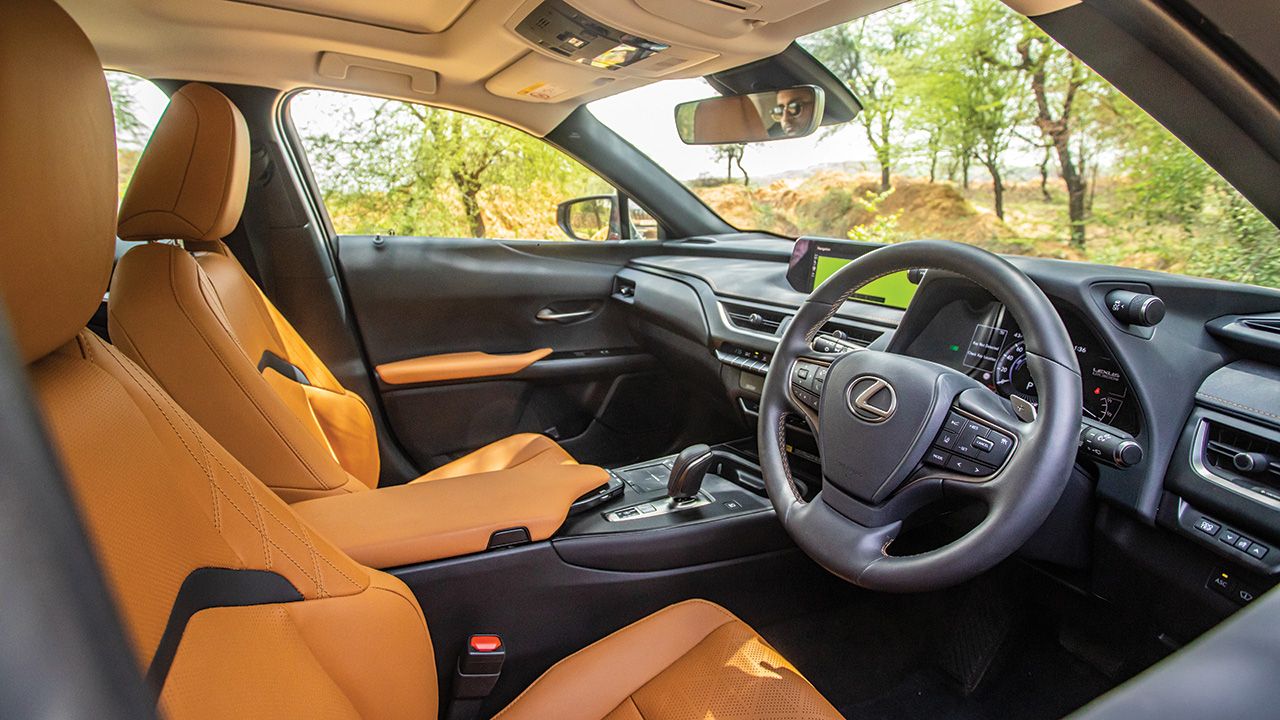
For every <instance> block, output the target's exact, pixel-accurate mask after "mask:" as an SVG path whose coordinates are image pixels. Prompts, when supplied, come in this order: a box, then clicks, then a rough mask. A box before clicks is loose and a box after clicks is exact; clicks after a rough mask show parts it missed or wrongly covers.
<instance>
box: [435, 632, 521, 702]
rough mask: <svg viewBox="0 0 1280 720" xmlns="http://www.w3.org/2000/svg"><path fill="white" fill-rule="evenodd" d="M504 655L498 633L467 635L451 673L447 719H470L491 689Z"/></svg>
mask: <svg viewBox="0 0 1280 720" xmlns="http://www.w3.org/2000/svg"><path fill="white" fill-rule="evenodd" d="M506 659H507V646H506V645H505V644H503V642H502V637H501V636H500V635H493V634H481V635H472V636H470V637H468V638H467V644H466V646H465V647H464V648H463V649H462V654H461V655H459V656H458V667H457V669H456V670H455V671H454V673H453V692H452V695H453V697H452V700H451V701H450V703H449V711H448V713H447V714H446V718H447V720H471V718H475V717H476V716H477V715H478V714H479V712H480V705H481V703H482V702H483V701H484V699H485V698H487V697H489V693H491V692H493V687H494V685H497V683H498V676H499V675H501V674H502V664H503V663H504V662H506Z"/></svg>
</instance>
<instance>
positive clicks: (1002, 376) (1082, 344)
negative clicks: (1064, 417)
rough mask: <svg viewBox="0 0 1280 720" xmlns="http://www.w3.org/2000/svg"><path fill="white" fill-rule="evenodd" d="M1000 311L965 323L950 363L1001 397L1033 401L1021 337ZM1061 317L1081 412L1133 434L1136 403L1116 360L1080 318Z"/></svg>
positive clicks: (1034, 385) (1136, 428)
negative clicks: (988, 319)
mask: <svg viewBox="0 0 1280 720" xmlns="http://www.w3.org/2000/svg"><path fill="white" fill-rule="evenodd" d="M1001 315H1002V317H1001V318H1000V319H999V320H994V319H993V322H992V324H984V323H981V322H980V323H977V324H976V325H973V326H970V327H971V328H972V331H971V334H970V336H969V337H968V338H966V339H967V341H968V344H967V345H965V344H963V341H960V342H955V341H953V344H952V345H951V346H950V347H951V349H952V353H951V354H952V357H953V358H954V359H953V360H952V361H951V363H953V364H956V365H960V366H961V367H963V369H964V370H965V372H967V373H968V374H970V375H971V376H973V377H975V378H977V379H978V380H981V381H982V382H983V383H984V384H986V385H987V387H989V388H991V389H992V390H994V391H996V392H997V393H999V394H1000V395H1002V396H1004V397H1011V396H1014V395H1017V396H1018V397H1021V398H1022V399H1024V400H1028V401H1030V402H1032V403H1036V402H1037V401H1038V397H1037V394H1036V384H1035V380H1033V379H1032V377H1031V371H1030V369H1028V368H1027V344H1026V341H1025V340H1024V339H1023V337H1022V332H1021V331H1020V330H1018V328H1017V327H1016V326H1014V325H1013V323H1012V320H1011V319H1010V318H1009V317H1008V315H1007V314H1003V313H1002V314H1001ZM1062 320H1063V324H1064V325H1066V327H1067V332H1068V334H1069V335H1070V336H1071V341H1072V344H1073V345H1074V346H1075V351H1076V359H1077V360H1078V362H1079V363H1080V383H1081V390H1082V394H1083V397H1082V398H1081V409H1082V410H1083V412H1084V417H1086V418H1089V419H1091V420H1094V421H1096V422H1099V423H1103V424H1105V425H1111V426H1112V427H1116V428H1119V429H1121V430H1125V431H1127V432H1130V433H1135V434H1136V432H1137V430H1138V413H1137V408H1136V403H1135V402H1134V399H1133V398H1132V397H1131V393H1132V391H1131V389H1130V387H1129V383H1128V381H1127V380H1126V379H1125V376H1124V373H1123V371H1121V369H1120V365H1119V364H1118V363H1117V362H1116V361H1115V358H1114V357H1112V355H1111V353H1110V352H1109V351H1108V350H1107V349H1106V346H1105V345H1103V343H1102V341H1101V340H1100V339H1098V338H1097V337H1096V335H1095V334H1094V333H1093V331H1091V330H1089V329H1088V327H1087V326H1085V324H1084V323H1083V322H1081V321H1080V320H1079V319H1077V318H1076V317H1075V316H1073V315H1071V314H1068V313H1063V314H1062ZM956 340H960V338H956Z"/></svg>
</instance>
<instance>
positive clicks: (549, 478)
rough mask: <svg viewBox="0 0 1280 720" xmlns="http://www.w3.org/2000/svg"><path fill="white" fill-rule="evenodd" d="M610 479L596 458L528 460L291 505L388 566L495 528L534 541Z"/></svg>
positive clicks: (341, 542) (442, 553)
mask: <svg viewBox="0 0 1280 720" xmlns="http://www.w3.org/2000/svg"><path fill="white" fill-rule="evenodd" d="M530 466H532V467H530ZM608 478H609V475H608V473H607V472H605V471H604V470H603V469H601V468H598V467H595V466H594V465H549V464H547V465H538V464H535V463H529V464H527V465H526V466H522V467H517V468H513V469H510V470H499V471H497V472H490V473H481V474H479V475H460V476H458V477H452V478H442V479H439V480H432V481H430V482H420V483H410V484H408V485H398V486H395V487H388V488H382V489H380V490H373V491H370V492H359V493H353V494H350V495H335V496H331V497H324V498H317V499H315V500H306V501H304V502H300V503H296V504H294V505H292V506H291V507H292V508H293V510H294V511H296V512H297V513H298V515H300V516H302V519H303V520H305V521H306V522H307V523H308V524H309V525H311V527H313V528H315V530H316V531H317V532H318V533H320V535H322V536H323V537H324V538H325V539H327V540H329V541H330V542H332V543H333V544H335V545H337V546H338V547H340V548H342V549H343V550H345V551H346V552H347V554H348V555H350V556H351V557H352V558H354V559H355V560H356V561H357V562H360V563H363V564H365V565H369V566H371V567H375V568H389V567H396V566H399V565H409V564H412V563H418V562H426V561H428V560H438V559H440V558H447V557H455V556H458V555H467V554H469V553H476V552H481V551H482V550H485V549H486V548H487V547H488V546H489V537H490V536H491V535H493V533H495V532H497V531H498V530H507V529H509V528H518V527H523V528H526V529H527V530H528V531H529V538H530V539H531V540H533V541H535V542H536V541H538V540H546V539H547V538H549V537H551V535H552V533H554V532H555V531H556V530H558V529H559V528H560V526H561V525H562V524H563V523H564V519H565V517H566V516H567V515H568V513H569V506H570V505H571V504H572V503H573V501H574V500H576V499H578V498H579V497H581V496H582V495H583V494H585V493H586V492H587V491H589V490H592V489H593V488H596V487H599V486H600V485H603V484H604V483H605V482H606V481H607V480H608Z"/></svg>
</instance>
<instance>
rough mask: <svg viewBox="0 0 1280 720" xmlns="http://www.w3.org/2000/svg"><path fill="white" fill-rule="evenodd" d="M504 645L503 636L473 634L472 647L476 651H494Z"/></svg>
mask: <svg viewBox="0 0 1280 720" xmlns="http://www.w3.org/2000/svg"><path fill="white" fill-rule="evenodd" d="M501 647H502V638H500V637H498V636H497V635H472V636H471V649H472V650H475V651H476V652H486V653H487V652H493V651H494V650H498V649H500V648H501Z"/></svg>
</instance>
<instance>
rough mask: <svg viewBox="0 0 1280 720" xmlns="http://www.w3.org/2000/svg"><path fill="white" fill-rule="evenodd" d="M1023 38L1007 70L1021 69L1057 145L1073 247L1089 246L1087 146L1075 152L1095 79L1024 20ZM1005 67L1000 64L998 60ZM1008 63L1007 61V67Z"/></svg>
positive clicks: (1039, 123)
mask: <svg viewBox="0 0 1280 720" xmlns="http://www.w3.org/2000/svg"><path fill="white" fill-rule="evenodd" d="M1019 22H1020V24H1021V25H1022V28H1023V35H1022V37H1021V38H1020V39H1019V40H1018V42H1017V52H1018V56H1019V61H1018V62H1017V63H1016V64H1014V65H1012V66H1009V65H1005V66H1006V67H1013V68H1016V69H1017V70H1019V71H1021V72H1022V73H1023V74H1024V76H1025V77H1026V80H1027V82H1028V83H1029V85H1030V88H1031V96H1032V100H1033V102H1034V107H1035V115H1034V123H1035V126H1036V128H1038V129H1039V131H1040V133H1041V134H1042V135H1043V136H1044V138H1045V140H1046V141H1047V144H1049V145H1051V146H1052V147H1053V150H1054V153H1055V155H1056V156H1057V158H1058V172H1059V174H1060V175H1061V176H1062V182H1063V183H1064V184H1065V185H1066V186H1067V218H1068V222H1069V224H1070V230H1071V243H1072V244H1073V245H1075V246H1076V247H1078V248H1083V247H1084V244H1085V222H1086V215H1087V211H1088V207H1087V205H1086V199H1087V194H1088V181H1087V180H1086V179H1085V178H1086V175H1085V168H1084V166H1083V162H1082V161H1083V160H1084V157H1083V152H1082V147H1080V146H1078V147H1076V148H1073V147H1072V145H1071V143H1072V140H1073V139H1075V138H1076V133H1077V123H1078V121H1079V117H1078V116H1079V115H1080V114H1081V108H1080V107H1079V106H1080V105H1082V104H1083V103H1084V99H1083V98H1082V97H1081V95H1082V94H1083V93H1087V92H1088V90H1089V87H1090V86H1091V85H1092V84H1093V79H1094V75H1093V74H1092V73H1091V72H1090V71H1089V69H1088V68H1087V67H1085V66H1084V64H1083V63H1081V62H1080V61H1079V60H1077V59H1076V57H1075V56H1074V55H1072V54H1071V53H1069V52H1067V51H1066V49H1064V48H1063V47H1062V46H1061V45H1058V44H1057V43H1056V42H1054V41H1053V40H1052V39H1051V38H1049V37H1048V36H1047V35H1045V34H1044V33H1043V32H1041V31H1040V30H1039V29H1038V28H1036V27H1035V26H1034V25H1032V24H1031V23H1030V22H1029V21H1027V20H1025V19H1020V20H1019ZM995 62H997V63H1001V62H1002V61H1000V60H998V59H997V60H995ZM1002 64H1003V63H1002Z"/></svg>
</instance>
